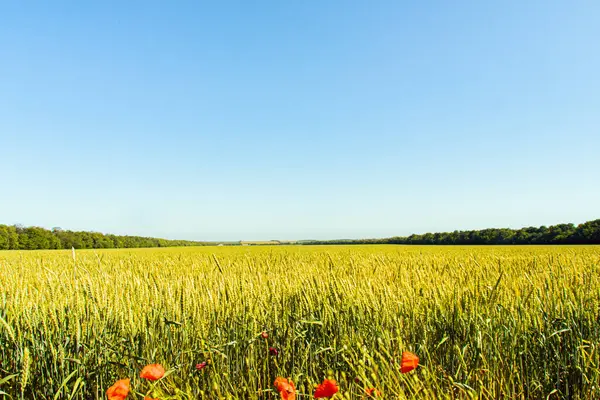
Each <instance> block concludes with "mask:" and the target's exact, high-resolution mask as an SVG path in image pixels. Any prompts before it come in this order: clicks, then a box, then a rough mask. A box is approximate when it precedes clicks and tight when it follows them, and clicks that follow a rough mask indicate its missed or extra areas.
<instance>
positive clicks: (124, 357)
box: [0, 246, 600, 399]
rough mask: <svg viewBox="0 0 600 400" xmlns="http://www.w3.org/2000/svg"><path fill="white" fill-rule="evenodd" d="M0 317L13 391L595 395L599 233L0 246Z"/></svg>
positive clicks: (5, 384)
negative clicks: (284, 387) (448, 243)
mask: <svg viewBox="0 0 600 400" xmlns="http://www.w3.org/2000/svg"><path fill="white" fill-rule="evenodd" d="M0 317H1V318H0V392H6V393H8V394H9V395H11V396H12V397H13V398H20V397H21V396H23V397H24V398H36V399H46V398H75V399H88V398H105V395H104V392H105V391H106V389H107V388H108V387H109V386H110V385H112V383H113V382H114V381H115V380H116V379H119V378H125V377H129V378H131V379H132V381H131V386H132V391H133V392H135V393H131V394H130V398H137V399H141V398H143V395H144V394H145V393H146V392H147V391H148V389H149V387H150V386H149V385H148V383H147V382H142V380H141V379H140V378H139V373H140V369H141V367H143V366H144V365H146V364H148V363H153V362H158V363H161V364H163V365H164V366H165V367H166V368H167V370H172V372H171V373H170V374H169V375H168V376H167V377H165V378H164V379H162V380H161V381H159V382H158V384H156V385H155V388H154V393H152V394H153V397H158V398H160V399H168V398H190V399H192V398H199V397H200V398H202V397H204V398H239V399H259V398H260V399H275V398H276V395H277V394H276V393H275V392H273V389H272V387H273V381H274V379H275V378H276V377H277V376H284V377H291V378H292V379H293V380H294V382H296V385H297V387H298V391H299V393H300V394H304V395H306V396H299V397H298V398H299V399H303V398H309V397H308V395H311V397H312V392H313V385H314V384H315V383H317V382H320V381H321V380H322V379H323V378H324V377H325V376H326V375H328V374H329V375H333V376H334V377H335V379H336V380H337V381H338V383H339V386H340V393H339V394H338V395H337V396H341V397H346V398H364V397H365V394H364V390H365V388H367V387H375V388H377V389H379V390H380V391H381V392H382V397H383V398H388V399H404V398H484V399H495V398H511V399H513V398H514V399H530V398H546V397H547V396H549V398H551V399H552V398H556V399H558V398H561V399H564V398H585V399H597V398H600V388H599V382H600V352H599V351H600V349H599V348H598V347H599V346H600V247H598V246H579V247H575V246H573V247H569V246H546V247H541V246H540V247H536V246H523V247H517V246H514V247H513V246H505V247H475V246H473V247H437V246H431V247H426V246H327V247H325V246H323V247H319V246H306V247H296V246H283V247H201V248H198V247H195V248H168V249H136V250H101V251H93V250H81V251H77V253H76V257H75V260H74V259H73V256H72V253H71V251H32V252H23V251H21V252H19V251H4V252H0ZM262 331H266V332H267V333H268V338H263V337H262V336H261V332H262ZM269 348H272V349H271V350H269ZM404 350H408V351H412V352H414V353H416V354H417V355H418V356H419V357H420V359H421V363H420V366H419V367H418V368H417V369H416V370H415V371H412V372H410V373H408V374H401V373H400V371H399V364H398V363H399V359H400V355H401V353H402V351H404ZM275 353H277V355H275ZM202 362H207V367H205V368H203V369H202V370H197V369H196V367H195V366H196V365H197V364H199V363H202ZM3 378H7V379H3ZM23 388H24V391H23V392H22V390H23ZM55 396H57V397H55ZM277 396H278V395H277ZM341 397H340V398H341Z"/></svg>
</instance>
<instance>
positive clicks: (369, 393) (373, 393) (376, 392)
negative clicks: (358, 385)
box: [365, 388, 381, 397]
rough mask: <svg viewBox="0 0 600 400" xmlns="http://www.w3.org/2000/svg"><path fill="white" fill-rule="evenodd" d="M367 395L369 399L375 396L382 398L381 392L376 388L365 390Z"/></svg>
mask: <svg viewBox="0 0 600 400" xmlns="http://www.w3.org/2000/svg"><path fill="white" fill-rule="evenodd" d="M365 393H366V394H367V396H369V397H373V396H381V392H380V391H379V390H377V389H375V388H368V389H365Z"/></svg>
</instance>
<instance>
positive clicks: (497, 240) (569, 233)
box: [302, 219, 600, 245]
mask: <svg viewBox="0 0 600 400" xmlns="http://www.w3.org/2000/svg"><path fill="white" fill-rule="evenodd" d="M302 244H448V245H452V244H455V245H459V244H463V245H467V244H468V245H477V244H600V219H597V220H594V221H589V222H586V223H584V224H580V225H578V226H575V225H573V224H558V225H553V226H550V227H546V226H540V227H539V228H535V227H527V228H521V229H517V230H515V229H508V228H499V229H496V228H493V229H483V230H477V231H454V232H441V233H424V234H422V235H410V236H407V237H399V236H396V237H391V238H386V239H360V240H347V239H344V240H328V241H309V242H307V241H303V242H302Z"/></svg>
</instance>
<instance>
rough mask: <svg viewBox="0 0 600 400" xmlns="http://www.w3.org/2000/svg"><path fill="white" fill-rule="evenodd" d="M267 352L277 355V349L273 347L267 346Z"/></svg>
mask: <svg viewBox="0 0 600 400" xmlns="http://www.w3.org/2000/svg"><path fill="white" fill-rule="evenodd" d="M269 354H270V355H272V356H276V355H279V350H277V349H276V348H275V347H269Z"/></svg>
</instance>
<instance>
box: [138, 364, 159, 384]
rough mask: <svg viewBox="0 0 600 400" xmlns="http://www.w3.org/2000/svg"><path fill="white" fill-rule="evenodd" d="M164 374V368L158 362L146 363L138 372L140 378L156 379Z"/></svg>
mask: <svg viewBox="0 0 600 400" xmlns="http://www.w3.org/2000/svg"><path fill="white" fill-rule="evenodd" d="M164 375H165V369H164V368H163V367H162V365H160V364H150V365H146V366H145V367H144V369H143V370H142V372H141V373H140V378H144V379H148V380H149V381H157V380H159V379H160V378H162V377H163V376H164Z"/></svg>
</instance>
